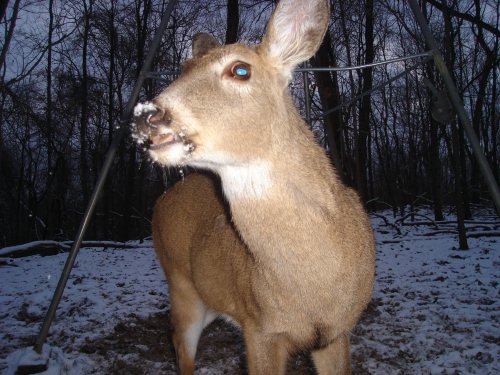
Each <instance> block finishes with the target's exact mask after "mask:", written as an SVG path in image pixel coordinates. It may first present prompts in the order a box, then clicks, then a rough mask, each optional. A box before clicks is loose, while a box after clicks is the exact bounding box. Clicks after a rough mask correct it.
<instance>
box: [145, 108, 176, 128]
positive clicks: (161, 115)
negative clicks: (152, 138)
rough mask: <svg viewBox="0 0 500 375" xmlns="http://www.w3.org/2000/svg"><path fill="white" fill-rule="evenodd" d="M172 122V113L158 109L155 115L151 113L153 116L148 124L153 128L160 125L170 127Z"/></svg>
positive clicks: (148, 119)
mask: <svg viewBox="0 0 500 375" xmlns="http://www.w3.org/2000/svg"><path fill="white" fill-rule="evenodd" d="M171 121H172V118H171V116H170V113H169V112H168V111H165V110H163V109H161V108H157V111H156V112H155V113H151V115H150V116H149V117H148V118H147V122H148V124H149V126H151V127H154V128H155V127H158V125H169V124H170V122H171Z"/></svg>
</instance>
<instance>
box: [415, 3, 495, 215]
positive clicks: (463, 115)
mask: <svg viewBox="0 0 500 375" xmlns="http://www.w3.org/2000/svg"><path fill="white" fill-rule="evenodd" d="M409 4H410V7H411V10H412V12H413V15H414V16H415V19H416V20H417V22H418V24H419V26H420V29H421V30H422V34H423V35H424V38H425V41H426V43H427V46H428V47H429V48H430V49H431V50H432V57H433V58H434V63H435V64H436V67H437V70H438V71H439V73H440V74H441V77H442V78H443V81H444V84H445V85H446V89H447V90H448V95H449V97H450V101H451V104H452V105H453V107H454V108H455V111H456V112H457V116H458V119H459V121H460V123H461V124H462V127H463V128H464V130H465V134H466V135H467V138H468V139H469V142H470V145H471V147H472V151H473V153H474V155H475V156H476V159H477V162H478V164H479V168H480V169H481V171H482V172H483V176H484V178H485V180H486V184H487V185H488V188H489V190H490V193H491V197H492V198H493V202H494V204H495V206H496V209H497V214H498V215H500V189H499V188H498V183H497V181H496V180H495V176H494V175H493V173H492V171H491V168H490V166H489V164H488V160H486V157H485V156H484V153H483V150H482V148H481V144H480V143H479V139H478V138H477V135H476V133H475V132H474V128H473V127H472V125H471V122H470V120H469V116H468V115H467V112H466V111H465V108H464V105H463V102H462V99H461V98H460V95H459V93H458V90H457V88H456V86H455V83H454V82H453V78H452V77H451V75H450V72H449V71H448V68H447V67H446V64H445V62H444V60H443V57H442V56H441V53H440V52H439V48H438V45H437V43H436V40H435V39H434V36H433V35H432V32H431V30H430V28H429V25H427V21H426V20H425V17H424V15H423V14H422V11H421V10H420V8H419V6H418V4H417V1H416V0H409Z"/></svg>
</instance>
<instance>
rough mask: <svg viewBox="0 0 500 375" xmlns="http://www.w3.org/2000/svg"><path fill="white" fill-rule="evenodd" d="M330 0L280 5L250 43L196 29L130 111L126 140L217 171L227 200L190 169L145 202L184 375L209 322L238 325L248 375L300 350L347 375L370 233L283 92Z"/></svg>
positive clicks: (172, 160)
mask: <svg viewBox="0 0 500 375" xmlns="http://www.w3.org/2000/svg"><path fill="white" fill-rule="evenodd" d="M328 4H329V1H327V0H310V1H304V0H281V1H280V2H279V3H278V6H277V8H276V10H275V12H274V14H273V16H272V18H271V20H270V22H269V25H268V29H267V32H266V34H265V36H264V38H263V41H262V43H261V44H260V45H258V46H257V47H255V48H251V47H247V46H243V45H240V44H234V45H227V46H220V45H219V44H218V43H217V42H216V41H215V40H214V39H213V38H211V37H209V36H207V35H206V34H199V35H197V37H196V38H195V40H194V42H193V58H192V59H190V60H188V61H186V62H185V63H184V65H183V67H182V73H181V75H180V77H179V78H178V79H177V80H176V81H174V82H173V83H172V84H171V85H170V86H169V87H168V88H167V89H166V90H165V91H163V92H162V93H161V94H160V95H159V96H158V97H156V98H155V99H154V100H153V101H152V102H151V103H147V104H139V105H138V106H137V107H136V110H135V120H134V123H135V124H134V137H135V138H136V139H137V141H138V142H139V143H144V142H147V143H148V144H149V151H148V152H149V155H150V156H151V158H152V159H153V160H154V161H156V162H158V163H159V164H161V165H164V166H178V165H186V166H192V167H196V168H202V169H208V170H211V171H212V172H215V173H216V174H217V175H218V176H219V177H220V182H221V186H222V191H223V195H224V197H225V200H226V201H227V202H228V204H229V210H226V209H225V204H224V198H223V196H222V193H221V194H218V189H217V187H216V186H217V184H218V183H217V182H213V180H212V179H211V178H209V177H207V176H206V175H202V174H192V175H189V176H188V177H186V178H185V180H184V181H182V182H180V183H178V184H177V185H176V186H175V187H173V188H172V189H171V190H169V191H168V192H167V193H166V194H164V195H163V196H162V197H161V198H160V199H159V200H158V202H157V204H156V206H155V211H154V215H153V239H154V245H155V248H156V252H157V254H158V257H159V259H160V261H161V264H162V266H163V268H164V270H165V273H166V276H167V280H168V283H169V288H170V302H171V319H172V324H173V327H174V332H173V341H174V345H175V350H176V354H177V361H178V366H179V370H180V373H181V374H192V373H193V371H194V367H195V365H194V359H195V354H196V347H197V343H198V339H199V337H200V334H201V332H202V330H203V328H204V327H205V326H206V325H207V324H209V323H210V322H211V321H212V320H213V319H214V318H216V317H217V316H224V317H228V318H230V319H231V320H232V321H234V322H236V323H237V324H238V325H239V326H241V328H242V329H243V333H244V338H245V345H246V351H247V362H248V371H249V373H250V374H252V375H263V374H264V375H265V374H273V375H274V374H283V373H284V372H285V367H286V359H287V356H288V354H289V353H294V352H296V351H299V350H301V351H303V350H310V351H311V352H312V357H313V361H314V364H315V367H316V369H317V371H318V373H319V374H321V375H323V374H347V373H350V371H351V370H350V354H349V338H348V336H349V332H350V330H351V329H352V328H353V327H354V325H355V323H356V322H357V320H358V319H359V316H360V314H361V312H362V310H363V309H364V308H365V306H366V305H367V303H368V301H369V299H370V296H371V291H372V287H373V278H374V240H373V234H372V231H371V227H370V224H369V221H368V218H367V215H366V214H365V212H364V210H363V207H362V205H361V203H360V201H359V199H358V197H357V195H356V194H355V193H354V192H353V191H352V190H351V189H349V188H347V187H346V186H344V185H343V184H342V183H341V182H340V180H339V178H338V177H337V176H336V174H335V171H334V170H333V168H332V166H331V165H330V163H329V160H328V158H327V156H326V155H325V152H324V150H323V149H322V148H321V147H320V146H318V145H317V144H316V143H315V142H314V140H313V135H312V133H311V131H310V130H309V128H308V127H307V125H306V124H305V123H304V122H303V120H302V119H301V118H300V116H299V114H298V112H297V110H296V109H295V108H294V106H293V103H292V100H291V98H290V96H289V94H288V90H287V84H288V82H289V80H290V77H291V74H292V71H293V69H294V68H295V67H296V66H297V64H299V63H301V62H303V61H305V60H306V59H308V58H310V57H311V56H312V55H313V54H314V53H315V51H316V50H317V48H318V47H319V45H320V43H321V40H322V38H323V35H324V33H325V30H326V28H327V24H328V19H329V5H328ZM229 211H230V212H229Z"/></svg>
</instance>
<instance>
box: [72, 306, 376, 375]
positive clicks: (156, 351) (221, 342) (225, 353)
mask: <svg viewBox="0 0 500 375" xmlns="http://www.w3.org/2000/svg"><path fill="white" fill-rule="evenodd" d="M375 306H376V304H375ZM375 306H373V305H372V306H371V308H369V309H368V310H367V312H365V314H364V318H365V319H370V318H369V316H370V315H371V314H374V313H375V314H376V307H375ZM79 351H81V352H84V353H86V354H91V355H93V357H94V358H95V356H97V357H100V358H101V359H102V360H99V362H101V363H102V364H103V366H105V368H102V369H101V371H102V373H105V374H108V375H122V374H125V373H126V374H128V375H146V374H148V375H149V374H152V373H155V374H175V373H176V361H175V351H174V347H173V344H172V340H171V326H170V323H169V317H168V312H163V313H159V314H156V315H152V316H150V317H148V318H139V317H137V316H134V315H131V316H129V319H128V320H127V321H125V322H120V323H118V324H117V325H116V326H115V328H114V332H113V333H112V334H110V335H108V336H105V337H101V338H97V339H95V340H93V341H92V340H88V341H87V342H86V344H85V345H83V346H82V347H80V348H79ZM362 356H363V354H358V355H355V356H353V358H352V367H353V372H354V373H356V374H369V372H367V371H366V370H364V369H363V368H362V365H361V363H362V362H363V358H362ZM196 365H197V368H198V369H200V368H203V369H205V370H208V373H213V374H234V375H245V374H247V370H246V356H245V348H244V342H243V336H242V333H241V332H240V330H239V329H237V328H236V327H234V326H232V325H231V324H229V323H227V322H225V321H223V320H216V321H215V322H214V323H212V324H211V325H210V326H208V327H207V328H206V329H205V330H204V331H203V334H202V336H201V338H200V342H199V344H198V352H197V358H196ZM205 373H206V372H205ZM287 374H291V375H312V374H315V370H314V366H313V364H312V361H311V360H310V357H309V354H307V353H300V354H297V355H295V356H293V357H291V358H290V359H289V362H288V368H287Z"/></svg>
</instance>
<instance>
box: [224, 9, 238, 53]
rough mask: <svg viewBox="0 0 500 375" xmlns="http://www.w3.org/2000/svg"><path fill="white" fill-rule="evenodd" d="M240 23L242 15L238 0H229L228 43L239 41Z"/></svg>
mask: <svg viewBox="0 0 500 375" xmlns="http://www.w3.org/2000/svg"><path fill="white" fill-rule="evenodd" d="M239 24H240V15H239V7H238V0H227V29H226V44H233V43H236V42H237V41H238V27H239Z"/></svg>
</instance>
